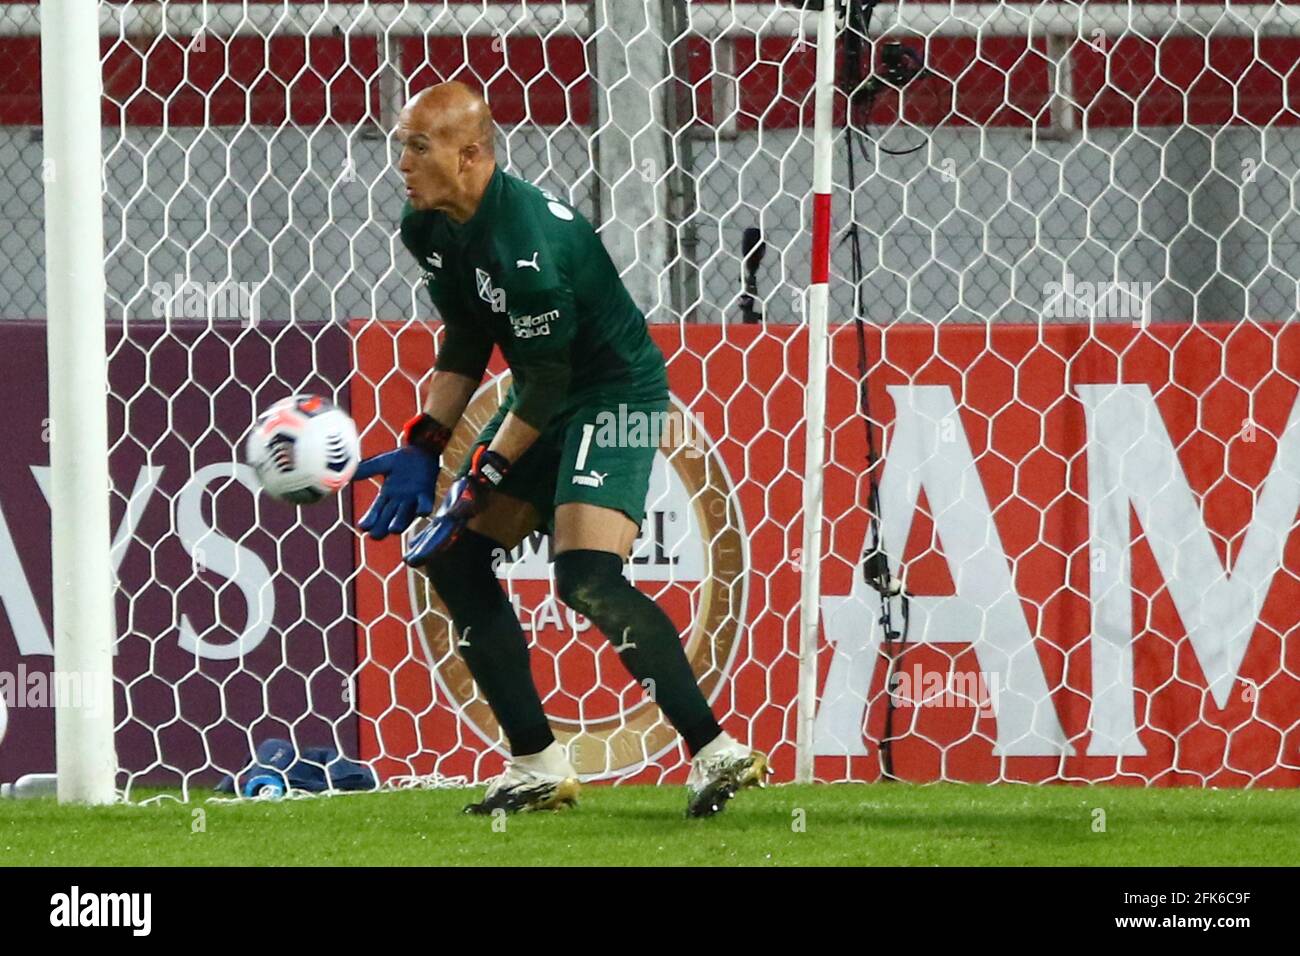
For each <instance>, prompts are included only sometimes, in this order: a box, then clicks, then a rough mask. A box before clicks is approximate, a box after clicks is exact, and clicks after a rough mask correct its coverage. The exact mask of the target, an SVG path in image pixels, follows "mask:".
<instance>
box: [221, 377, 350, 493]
mask: <svg viewBox="0 0 1300 956" xmlns="http://www.w3.org/2000/svg"><path fill="white" fill-rule="evenodd" d="M244 457H245V459H246V460H247V462H248V463H249V464H250V465H252V466H253V469H254V470H255V471H256V472H257V478H258V480H259V481H260V482H261V483H262V490H264V491H265V492H266V493H267V494H268V495H270V496H271V497H272V498H278V499H280V500H281V501H289V502H292V503H293V504H297V505H306V504H311V503H312V502H314V501H320V500H321V499H322V498H325V497H327V496H328V495H332V494H335V493H336V492H338V490H339V489H340V488H342V487H343V486H344V485H346V484H347V483H348V482H349V481H351V480H352V475H353V473H354V472H355V471H356V470H357V464H358V462H360V460H361V443H360V442H359V441H358V439H357V426H356V423H355V422H353V421H352V417H351V416H350V415H349V414H348V413H347V412H345V411H343V409H341V408H339V407H338V406H337V405H335V404H333V403H332V402H330V401H327V400H326V399H323V398H321V397H320V396H319V395H294V396H292V397H291V398H286V399H282V400H281V401H278V402H276V403H275V404H274V405H272V406H271V407H270V408H268V409H267V410H266V411H264V412H263V413H262V414H261V415H259V416H257V422H256V423H255V424H254V425H253V431H252V433H251V434H250V435H249V436H248V441H247V442H246V443H245V446H244Z"/></svg>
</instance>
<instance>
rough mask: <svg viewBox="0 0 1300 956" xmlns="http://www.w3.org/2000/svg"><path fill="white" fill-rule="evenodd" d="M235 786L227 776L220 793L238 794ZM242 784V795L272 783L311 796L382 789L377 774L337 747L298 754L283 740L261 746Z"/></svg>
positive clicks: (254, 791)
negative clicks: (309, 793)
mask: <svg viewBox="0 0 1300 956" xmlns="http://www.w3.org/2000/svg"><path fill="white" fill-rule="evenodd" d="M235 783H236V780H235V778H234V777H231V776H230V775H229V774H227V775H226V776H225V777H223V778H222V779H221V782H220V783H219V784H217V792H218V793H235V792H236V788H235ZM238 783H239V790H238V792H239V794H240V795H241V796H253V795H254V794H256V793H257V792H258V791H259V790H260V789H261V787H262V786H264V785H266V784H269V783H275V784H278V787H279V789H280V790H281V791H283V790H285V789H286V788H287V789H290V790H307V791H310V792H311V793H321V792H323V791H325V790H375V789H377V788H378V786H379V782H378V780H377V779H376V778H375V774H374V771H372V770H371V769H370V768H369V767H367V766H366V765H365V764H363V763H358V762H357V761H355V760H347V759H346V758H344V757H341V756H340V755H339V752H338V751H337V750H335V749H334V748H333V747H305V748H303V750H302V751H297V750H296V749H295V748H294V745H293V744H291V743H290V742H289V741H287V740H284V739H282V738H280V737H272V738H270V739H268V740H264V741H262V742H261V743H260V744H258V745H257V753H256V754H255V755H254V758H253V763H252V764H251V765H250V766H249V767H248V768H246V769H245V770H243V771H242V772H241V773H240V774H239V778H238ZM250 785H251V786H250ZM246 791H247V792H246Z"/></svg>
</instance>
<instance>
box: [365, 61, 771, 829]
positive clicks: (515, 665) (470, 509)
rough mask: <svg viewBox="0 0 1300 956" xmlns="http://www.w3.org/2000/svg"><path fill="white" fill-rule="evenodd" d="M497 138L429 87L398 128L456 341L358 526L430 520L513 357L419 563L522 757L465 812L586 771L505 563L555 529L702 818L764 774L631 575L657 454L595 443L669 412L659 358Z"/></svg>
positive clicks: (558, 556)
mask: <svg viewBox="0 0 1300 956" xmlns="http://www.w3.org/2000/svg"><path fill="white" fill-rule="evenodd" d="M494 131H495V128H494V125H493V122H492V115H491V112H490V111H489V109H488V105H487V103H486V102H485V101H484V100H483V98H482V97H481V96H480V95H479V94H478V93H476V92H474V91H473V90H471V89H470V88H469V87H467V86H464V85H463V84H460V83H455V82H452V83H441V84H438V85H436V86H432V87H429V88H428V89H425V90H423V91H422V92H420V93H419V94H418V95H416V96H415V97H414V98H412V100H411V101H410V102H409V103H408V104H407V105H406V107H405V108H404V109H403V110H402V113H401V116H400V117H399V121H398V127H397V132H396V136H397V139H398V141H399V142H400V143H401V146H402V152H401V159H400V161H399V164H398V168H399V170H400V171H401V173H402V177H403V179H404V180H405V182H406V205H405V207H404V208H403V210H402V220H401V234H402V242H403V244H405V246H406V248H407V249H409V250H410V252H411V254H412V255H414V256H415V258H416V259H417V260H418V261H419V262H420V264H421V266H422V268H423V269H424V278H425V283H426V286H427V288H428V290H429V295H430V297H431V298H432V299H433V303H434V305H435V306H436V307H437V310H438V313H439V314H440V315H441V317H442V319H443V322H444V325H445V329H446V337H445V339H444V341H443V345H442V348H441V349H440V350H439V352H438V357H437V361H436V364H435V366H434V372H433V375H432V377H431V379H430V382H429V385H428V390H427V392H426V396H425V402H424V410H423V412H422V414H420V415H418V416H417V417H416V418H414V419H412V420H411V421H410V422H409V423H408V424H407V426H406V428H405V431H404V437H403V442H402V445H401V447H399V448H398V449H397V450H395V451H391V452H388V453H386V454H383V455H379V456H376V457H374V458H369V459H367V460H365V461H364V462H362V463H361V466H360V467H359V468H358V470H357V473H356V474H357V478H368V477H371V476H376V475H377V476H382V477H383V479H384V484H383V487H382V489H381V491H380V494H379V497H378V498H377V499H376V501H375V503H374V506H373V507H372V508H371V509H370V510H369V512H367V514H366V515H365V517H364V518H362V519H361V521H360V527H361V529H362V530H363V531H368V532H369V533H370V536H371V537H372V538H375V539H381V538H384V537H386V536H387V535H390V534H399V533H401V532H403V531H405V530H406V529H407V528H408V527H409V526H410V524H411V522H412V521H413V520H414V519H415V517H416V516H417V515H429V514H430V513H431V512H432V511H433V494H434V482H435V480H436V478H437V474H438V467H439V459H440V456H441V454H442V452H443V449H444V448H445V446H446V444H447V441H448V439H449V438H450V437H451V432H452V429H453V428H454V427H455V426H456V423H457V422H459V421H460V418H461V415H462V414H463V412H464V410H465V407H466V405H467V404H468V403H469V400H470V397H471V396H472V395H473V393H474V391H475V390H476V389H477V388H478V386H479V383H480V382H481V381H482V378H483V373H484V371H485V370H486V368H487V364H488V359H489V357H490V356H491V354H492V348H493V346H494V345H495V346H498V347H500V349H501V353H502V355H503V356H504V357H505V360H506V362H507V363H508V364H509V365H510V370H511V372H512V373H513V378H514V384H513V385H512V387H511V389H510V393H509V394H508V395H507V397H506V400H505V401H504V402H503V403H502V406H501V408H500V410H499V411H498V413H497V415H496V417H495V418H493V419H492V420H491V421H490V422H489V423H488V424H487V426H486V427H485V428H484V429H483V431H482V432H481V433H480V434H479V436H478V438H477V440H476V442H475V444H474V446H473V450H472V452H471V453H470V455H469V456H468V459H467V460H466V461H465V463H464V464H463V465H462V467H461V470H460V474H459V477H458V479H457V480H456V482H455V483H454V484H453V485H452V487H451V489H450V491H449V493H448V495H447V497H446V499H445V500H444V502H443V503H442V505H441V506H440V507H439V509H438V512H437V513H436V514H434V515H433V517H432V519H431V520H430V522H429V524H428V526H427V527H426V528H424V529H423V530H422V531H420V532H419V533H418V534H417V535H415V536H414V538H413V539H412V540H411V541H410V542H409V543H408V549H407V551H406V554H405V559H406V562H407V563H408V564H410V565H412V566H423V567H424V569H425V571H426V573H427V574H428V575H429V579H430V580H431V582H432V583H433V586H434V588H435V589H436V590H437V592H438V594H439V596H440V597H441V598H442V600H443V602H444V603H445V604H446V606H447V609H448V611H449V612H450V614H451V618H452V622H453V623H454V624H455V627H456V631H457V632H458V635H459V639H458V641H457V650H458V653H459V654H460V655H461V656H462V657H463V658H464V660H465V663H466V664H467V665H468V667H469V669H470V672H471V673H472V674H473V676H474V681H475V682H476V683H477V684H478V687H479V689H480V690H481V691H482V693H483V695H484V696H485V697H486V698H487V701H488V704H489V705H490V706H491V708H492V712H493V713H494V714H495V715H496V718H497V721H498V722H499V723H500V724H501V727H502V730H503V731H504V732H505V735H506V738H507V739H508V740H509V744H510V753H511V760H510V762H509V763H508V764H507V766H506V770H505V772H504V773H502V774H501V775H500V776H499V777H497V778H495V779H494V780H493V781H491V783H490V784H489V786H488V789H487V793H486V795H485V796H484V798H483V800H482V801H481V802H480V803H477V804H473V805H471V806H469V807H467V808H466V810H467V811H470V812H479V813H490V812H492V811H493V810H496V809H504V810H507V811H514V810H536V809H552V808H557V807H560V806H564V805H568V804H572V803H574V802H576V797H577V794H578V780H577V774H576V772H575V771H574V769H573V766H572V765H571V764H570V762H569V759H568V756H567V755H566V753H565V751H564V748H563V747H561V746H560V744H559V743H558V741H556V739H555V737H554V735H553V734H552V733H551V728H550V724H549V723H548V721H547V719H546V714H545V713H544V712H543V710H542V702H541V699H540V697H539V696H538V693H537V688H536V687H535V686H534V684H533V678H532V672H531V669H530V667H529V662H528V645H527V642H526V641H525V639H524V634H523V629H522V628H521V627H520V624H519V620H518V618H517V617H516V616H515V613H514V609H513V608H512V606H511V604H510V602H509V601H508V600H507V599H506V594H505V592H504V590H503V589H502V587H501V584H500V582H498V581H497V578H496V573H495V571H494V565H493V561H492V557H493V554H494V553H499V552H500V551H501V549H506V550H511V549H513V548H514V547H515V546H516V545H518V544H519V542H520V541H522V540H523V538H524V537H525V536H527V535H528V534H530V533H532V532H533V531H535V530H538V529H544V530H546V531H548V532H549V533H551V534H552V535H553V536H554V540H553V552H554V554H555V582H556V589H557V591H558V592H559V596H560V599H561V600H562V601H564V603H565V604H567V605H568V606H569V607H570V608H572V609H573V610H574V611H576V612H578V613H579V614H582V615H584V616H585V617H587V618H588V619H590V620H591V621H592V622H593V623H595V625H596V626H597V627H598V628H599V629H600V631H601V633H602V634H604V635H605V637H606V638H607V639H608V640H610V641H611V642H612V643H613V644H614V647H615V649H616V650H617V651H618V654H619V659H620V660H621V661H622V662H623V664H624V666H626V667H627V669H628V671H629V672H630V673H631V675H632V676H633V677H634V678H635V679H636V680H637V681H638V682H646V681H653V684H650V685H648V686H652V687H653V688H654V698H655V702H656V703H657V704H658V706H659V708H660V709H661V710H662V711H663V713H664V715H665V716H666V717H667V719H668V720H669V721H670V722H671V723H672V725H673V727H674V728H675V729H676V730H677V732H678V733H680V734H681V735H682V737H683V738H684V740H685V742H686V746H687V748H688V749H689V750H690V753H691V756H692V764H691V772H690V777H689V779H688V782H687V786H688V791H689V793H688V797H689V799H688V805H687V813H688V814H689V815H691V816H707V815H709V814H712V813H716V812H717V811H718V810H720V809H722V807H723V806H724V805H725V804H726V801H727V800H728V799H729V798H730V797H731V796H732V795H733V794H734V793H735V792H736V791H737V790H739V789H740V788H742V787H745V786H749V785H753V784H761V783H762V782H763V778H764V775H765V774H766V773H767V772H768V771H767V761H766V758H765V757H764V756H763V755H762V754H760V753H758V752H756V751H753V750H751V749H750V748H749V747H747V746H744V745H742V744H741V743H739V742H738V741H736V740H735V739H734V738H732V737H731V736H730V735H728V734H726V733H725V732H723V730H722V729H721V727H719V725H718V722H717V720H716V718H715V717H714V715H713V713H712V711H711V710H710V708H709V704H708V701H706V700H705V699H704V695H703V694H702V693H701V692H700V689H699V686H698V685H697V684H696V682H695V677H694V674H693V673H692V672H691V668H690V664H689V663H688V661H687V659H686V654H685V652H684V650H683V649H682V644H681V639H680V637H679V636H678V633H677V628H676V627H675V626H674V625H673V623H672V621H671V620H670V619H669V617H668V615H667V614H665V613H664V612H663V610H662V609H660V608H659V606H658V605H657V604H655V602H654V601H652V600H651V599H650V598H648V597H647V596H646V595H644V594H643V593H642V592H640V591H639V590H637V589H636V588H635V587H633V586H632V585H631V584H630V583H629V582H628V581H627V579H626V578H624V577H623V564H624V562H626V561H627V559H628V556H629V554H630V553H631V549H632V544H633V541H634V539H635V538H636V535H637V531H638V529H639V528H640V524H641V519H642V517H643V516H644V514H645V499H646V494H647V491H648V489H649V481H650V469H651V465H652V463H653V461H654V455H655V447H654V446H653V445H650V444H649V443H648V442H647V443H646V444H645V445H644V446H643V447H626V446H622V447H606V446H603V445H602V444H601V443H600V442H596V441H593V436H594V433H595V431H596V423H597V420H598V419H597V416H598V415H600V414H601V413H602V412H607V413H608V412H612V413H615V414H617V412H618V407H619V405H626V406H627V415H628V420H632V416H633V415H636V414H644V415H653V414H655V413H662V412H663V411H664V410H665V409H666V407H667V398H668V380H667V374H666V372H665V369H664V359H663V355H662V353H660V351H659V349H658V348H657V347H656V346H655V344H654V342H653V341H652V340H651V339H650V335H649V333H648V331H647V329H646V322H645V316H644V315H643V314H642V313H641V311H640V310H639V309H638V308H637V307H636V305H635V303H633V301H632V299H631V297H630V296H629V295H628V292H627V290H626V289H625V288H624V286H623V283H622V281H621V280H620V279H619V275H618V271H617V270H616V269H615V267H614V264H613V262H612V261H611V260H610V257H609V254H608V253H607V252H606V251H605V248H604V247H603V246H602V245H601V243H600V240H599V238H598V237H597V236H596V233H595V231H594V230H593V229H592V228H591V226H590V225H589V224H588V223H587V222H586V220H584V219H583V218H582V217H581V216H579V215H578V214H576V213H575V212H574V211H573V210H572V209H570V208H569V206H567V205H565V204H564V203H562V202H559V201H558V200H556V199H555V198H553V197H551V196H549V195H547V194H544V193H543V192H541V191H540V190H538V189H537V188H536V187H534V186H531V185H529V184H528V183H526V182H524V181H523V180H520V179H517V178H515V177H514V176H511V175H509V174H508V173H506V172H505V171H504V170H502V169H500V168H499V167H498V166H497V164H496V158H495V153H494V145H493V139H494ZM650 420H651V421H652V420H653V419H650ZM646 433H647V434H648V433H649V429H646ZM634 434H635V432H634Z"/></svg>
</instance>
